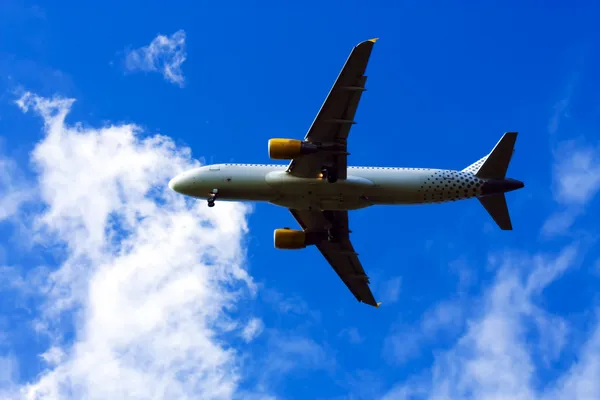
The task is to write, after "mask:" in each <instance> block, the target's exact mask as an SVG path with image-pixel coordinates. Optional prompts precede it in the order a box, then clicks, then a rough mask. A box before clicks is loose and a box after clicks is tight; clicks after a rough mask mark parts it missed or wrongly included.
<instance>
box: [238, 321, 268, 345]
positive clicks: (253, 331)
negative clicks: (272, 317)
mask: <svg viewBox="0 0 600 400" xmlns="http://www.w3.org/2000/svg"><path fill="white" fill-rule="evenodd" d="M263 329H264V324H263V322H262V321H261V320H260V319H258V318H252V319H251V320H250V321H248V324H247V325H246V327H245V328H244V330H243V331H242V337H243V338H244V340H245V341H246V342H247V343H249V342H251V341H252V340H254V339H255V338H256V337H257V336H258V335H260V334H261V332H262V330H263Z"/></svg>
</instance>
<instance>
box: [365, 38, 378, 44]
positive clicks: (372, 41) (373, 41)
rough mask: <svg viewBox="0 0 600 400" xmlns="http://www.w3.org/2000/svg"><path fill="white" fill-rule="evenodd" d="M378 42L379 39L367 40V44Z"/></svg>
mask: <svg viewBox="0 0 600 400" xmlns="http://www.w3.org/2000/svg"><path fill="white" fill-rule="evenodd" d="M378 40H379V38H373V39H369V40H367V42H371V43H375V42H376V41H378Z"/></svg>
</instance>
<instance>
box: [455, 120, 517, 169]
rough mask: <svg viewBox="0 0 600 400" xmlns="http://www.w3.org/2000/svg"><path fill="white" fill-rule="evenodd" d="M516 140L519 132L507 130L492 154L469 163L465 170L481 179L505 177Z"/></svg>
mask: <svg viewBox="0 0 600 400" xmlns="http://www.w3.org/2000/svg"><path fill="white" fill-rule="evenodd" d="M516 141H517V132H506V133H505V134H504V135H503V136H502V138H500V140H499V141H498V143H496V146H494V148H493V149H492V151H491V152H490V154H488V155H487V156H485V157H483V158H481V159H480V160H478V161H477V162H475V163H473V164H471V165H469V166H468V167H467V168H465V169H464V170H463V171H468V172H472V173H473V174H475V175H476V176H477V177H478V178H481V179H504V178H505V177H506V170H507V169H508V165H509V164H510V160H511V158H512V155H513V152H514V148H515V142H516Z"/></svg>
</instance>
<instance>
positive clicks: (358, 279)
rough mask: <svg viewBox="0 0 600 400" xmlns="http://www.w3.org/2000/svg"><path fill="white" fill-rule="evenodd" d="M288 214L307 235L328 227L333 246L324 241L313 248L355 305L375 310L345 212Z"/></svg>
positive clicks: (367, 280)
mask: <svg viewBox="0 0 600 400" xmlns="http://www.w3.org/2000/svg"><path fill="white" fill-rule="evenodd" d="M290 212H291V213H292V215H293V216H294V218H296V221H298V223H299V224H300V226H301V227H302V229H304V230H305V231H307V232H322V231H323V230H327V228H328V227H330V228H331V229H332V230H333V232H335V234H336V237H337V238H338V240H337V241H336V242H333V243H332V242H329V241H328V240H327V239H325V240H323V241H321V242H319V243H317V244H316V246H317V248H318V249H319V251H320V252H321V254H323V256H324V257H325V259H326V260H327V261H328V262H329V264H330V265H331V267H332V268H333V269H334V271H335V272H336V273H337V274H338V276H339V277H340V278H341V279H342V281H343V282H344V283H345V284H346V286H347V287H348V289H350V291H351V292H352V294H353V295H354V297H356V299H357V300H358V301H360V302H363V303H366V304H369V305H372V306H375V307H379V304H378V303H377V302H376V301H375V298H374V297H373V293H371V289H370V288H369V278H368V277H367V275H366V274H365V270H364V269H363V267H362V265H361V263H360V260H359V259H358V254H357V253H356V251H355V250H354V247H353V246H352V243H351V242H350V235H349V233H350V230H349V229H348V211H307V210H294V209H290Z"/></svg>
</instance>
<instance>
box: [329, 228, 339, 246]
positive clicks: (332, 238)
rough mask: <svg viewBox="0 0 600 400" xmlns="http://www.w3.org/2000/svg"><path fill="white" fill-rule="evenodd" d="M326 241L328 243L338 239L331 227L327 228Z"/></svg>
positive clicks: (335, 241)
mask: <svg viewBox="0 0 600 400" xmlns="http://www.w3.org/2000/svg"><path fill="white" fill-rule="evenodd" d="M327 241H328V242H329V243H337V241H338V238H337V236H336V235H335V232H333V230H331V229H328V230H327Z"/></svg>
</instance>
